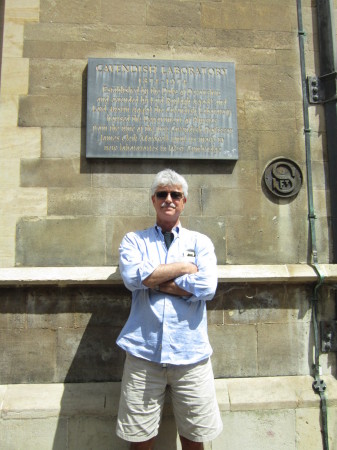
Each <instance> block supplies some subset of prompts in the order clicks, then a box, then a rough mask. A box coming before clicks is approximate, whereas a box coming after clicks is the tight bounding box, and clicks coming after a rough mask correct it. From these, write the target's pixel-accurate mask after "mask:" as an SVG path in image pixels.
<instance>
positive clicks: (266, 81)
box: [258, 66, 302, 101]
mask: <svg viewBox="0 0 337 450" xmlns="http://www.w3.org/2000/svg"><path fill="white" fill-rule="evenodd" d="M258 78H259V92H260V96H261V97H260V99H261V100H262V101H275V100H280V101H285V100H288V99H291V100H292V101H300V100H301V98H302V86H301V73H300V71H299V68H293V67H288V66H286V67H280V66H275V67H272V66H266V67H259V77H258Z"/></svg>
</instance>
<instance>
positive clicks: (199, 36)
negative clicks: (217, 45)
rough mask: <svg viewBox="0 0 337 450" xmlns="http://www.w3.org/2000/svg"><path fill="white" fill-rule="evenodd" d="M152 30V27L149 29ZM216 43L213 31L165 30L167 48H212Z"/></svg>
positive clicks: (183, 28) (191, 29)
mask: <svg viewBox="0 0 337 450" xmlns="http://www.w3.org/2000/svg"><path fill="white" fill-rule="evenodd" d="M151 28H152V27H151ZM214 42H216V31H215V30H209V29H207V30H203V29H201V28H190V27H187V28H185V27H169V28H168V29H167V43H168V45H169V46H174V47H181V46H191V47H194V48H195V47H203V48H204V47H214Z"/></svg>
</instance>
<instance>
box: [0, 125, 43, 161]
mask: <svg viewBox="0 0 337 450" xmlns="http://www.w3.org/2000/svg"><path fill="white" fill-rule="evenodd" d="M40 153H41V130H40V129H39V128H16V127H15V128H14V127H8V128H0V159H1V160H2V159H20V158H38V157H39V156H40Z"/></svg>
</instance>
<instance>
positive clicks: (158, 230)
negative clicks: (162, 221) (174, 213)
mask: <svg viewBox="0 0 337 450" xmlns="http://www.w3.org/2000/svg"><path fill="white" fill-rule="evenodd" d="M181 228H182V227H181V223H180V222H179V223H178V225H176V226H175V227H173V228H172V233H173V234H174V235H175V236H179V233H180V230H181ZM155 229H156V231H157V232H158V233H160V234H163V233H162V229H161V227H160V226H159V225H156V226H155Z"/></svg>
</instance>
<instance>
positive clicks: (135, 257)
mask: <svg viewBox="0 0 337 450" xmlns="http://www.w3.org/2000/svg"><path fill="white" fill-rule="evenodd" d="M141 245H142V244H141V241H140V240H139V238H138V236H137V235H136V233H128V234H127V235H126V236H124V238H123V240H122V242H121V244H120V247H119V255H120V256H119V269H120V272H121V276H122V279H123V281H124V284H125V286H126V288H127V289H129V290H130V291H135V290H137V289H148V287H146V286H145V285H144V284H143V280H145V278H147V277H148V276H149V275H151V273H152V272H153V271H154V270H155V267H154V265H153V264H152V263H151V261H150V260H148V259H147V258H146V259H144V257H143V251H142V249H141Z"/></svg>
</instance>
